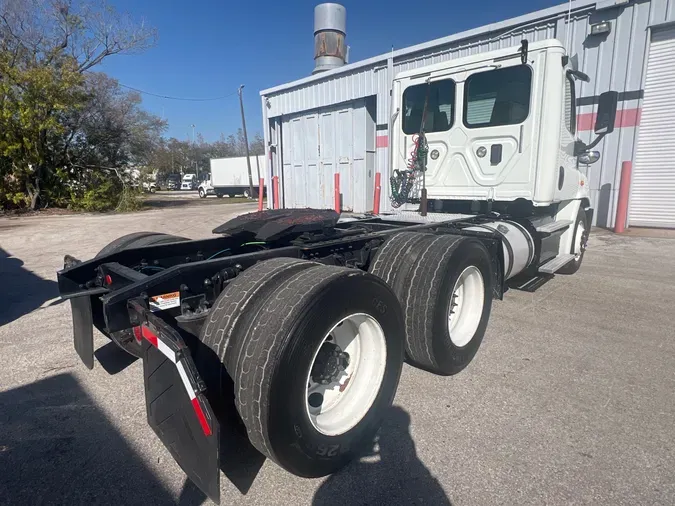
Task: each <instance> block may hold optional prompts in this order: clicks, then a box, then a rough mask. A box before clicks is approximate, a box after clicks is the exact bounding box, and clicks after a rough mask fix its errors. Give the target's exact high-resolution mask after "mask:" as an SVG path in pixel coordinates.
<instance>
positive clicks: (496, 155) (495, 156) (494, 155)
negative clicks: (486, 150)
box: [490, 144, 502, 165]
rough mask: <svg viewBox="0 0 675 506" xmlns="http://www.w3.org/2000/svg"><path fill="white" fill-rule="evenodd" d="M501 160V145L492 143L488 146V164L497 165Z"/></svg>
mask: <svg viewBox="0 0 675 506" xmlns="http://www.w3.org/2000/svg"><path fill="white" fill-rule="evenodd" d="M501 161H502V145H501V144H493V145H492V146H490V165H499V164H500V163H501Z"/></svg>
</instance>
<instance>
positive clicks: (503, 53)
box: [392, 39, 615, 207]
mask: <svg viewBox="0 0 675 506" xmlns="http://www.w3.org/2000/svg"><path fill="white" fill-rule="evenodd" d="M575 79H587V77H586V76H585V75H583V74H582V73H580V72H577V71H576V70H575V69H574V68H573V67H572V65H571V63H570V61H569V58H568V57H567V56H566V55H565V50H564V48H563V45H562V43H560V42H559V41H557V40H554V39H551V40H545V41H541V42H534V43H531V44H527V43H525V42H524V44H523V46H521V47H520V48H506V49H500V50H497V51H492V52H488V53H482V54H477V55H473V56H468V57H465V58H458V59H455V60H450V61H447V62H443V63H438V64H435V65H430V66H427V67H424V68H418V69H414V70H410V71H406V72H402V73H400V74H398V75H397V76H396V79H395V81H394V94H393V95H394V97H395V98H394V110H395V111H397V113H395V115H394V121H393V128H392V135H393V142H392V146H393V148H392V157H393V160H392V167H393V169H394V170H398V171H408V170H409V168H410V167H412V166H414V160H413V158H414V152H415V146H416V144H415V143H416V142H417V138H418V137H419V134H420V131H421V130H423V134H424V136H425V138H426V143H427V145H428V149H427V155H428V156H427V159H426V172H425V173H424V174H417V176H422V175H423V176H424V182H422V181H419V182H417V183H416V184H415V185H414V188H413V190H412V191H411V193H410V195H409V198H410V199H411V200H416V199H419V198H420V197H421V188H422V185H423V186H424V187H425V188H426V190H427V195H428V199H430V200H440V201H446V200H452V201H476V200H478V201H494V202H512V201H516V200H518V199H523V200H525V201H527V202H531V203H532V205H533V206H535V207H542V206H550V205H551V204H555V203H561V202H564V201H567V200H575V199H576V200H584V202H585V205H588V204H589V202H588V195H589V185H588V180H587V176H586V174H585V169H584V170H580V168H579V161H586V162H593V161H596V160H597V159H598V156H599V155H598V154H597V153H593V154H585V153H584V152H585V150H583V149H582V150H580V144H579V141H578V140H577V138H576V135H575V134H576V114H575V112H576V104H575V91H574V90H575V86H574V81H575ZM609 93H612V92H609ZM604 101H605V102H606V101H607V100H606V99H605V100H604ZM425 102H426V104H427V105H426V110H425ZM602 102H603V101H601V103H602ZM614 112H615V110H614ZM599 113H600V114H599V115H598V117H599V119H600V117H601V116H602V111H599ZM423 114H424V115H425V116H426V119H425V124H424V128H423V129H422V128H421V118H422V116H423ZM605 116H607V115H606V114H605ZM611 119H612V120H613V116H612V118H611ZM603 128H605V130H604V131H603V132H602V133H603V134H605V133H609V132H611V130H612V129H613V122H612V124H611V125H605V126H604V127H603ZM582 154H583V155H584V156H583V157H582V159H583V160H579V159H578V157H579V155H582ZM401 204H404V202H402V203H401ZM395 205H396V203H395Z"/></svg>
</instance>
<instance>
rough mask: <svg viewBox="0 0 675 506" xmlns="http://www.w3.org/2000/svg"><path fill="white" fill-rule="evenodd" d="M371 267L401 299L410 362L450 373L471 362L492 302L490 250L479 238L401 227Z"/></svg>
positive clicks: (444, 373) (483, 332) (446, 373)
mask: <svg viewBox="0 0 675 506" xmlns="http://www.w3.org/2000/svg"><path fill="white" fill-rule="evenodd" d="M370 271H371V272H372V273H373V274H375V275H377V276H380V277H381V278H382V279H383V280H384V281H386V282H387V283H388V284H389V285H390V286H391V287H392V288H393V290H394V292H395V293H396V295H397V297H398V299H399V301H400V303H401V306H402V308H403V313H404V316H405V323H406V355H407V358H408V361H409V362H410V363H411V364H412V365H415V366H417V367H420V368H422V369H425V370H427V371H430V372H433V373H435V374H441V375H444V376H447V375H452V374H457V373H458V372H460V371H461V370H462V369H464V368H465V367H466V366H467V365H468V364H469V363H470V362H471V360H472V359H473V357H474V356H475V355H476V352H477V351H478V348H479V347H480V344H481V342H482V340H483V335H484V334H485V329H486V328H487V323H488V320H489V318H490V310H491V307H492V266H491V261H490V254H489V253H488V251H487V249H486V248H485V246H484V245H483V244H482V243H481V242H480V241H479V240H476V239H471V238H467V237H462V236H454V235H433V234H422V233H410V232H403V233H399V234H396V235H394V236H393V237H392V238H391V239H389V240H388V241H387V242H386V243H385V244H384V245H383V246H382V247H381V248H380V250H379V251H378V252H377V255H376V256H375V259H374V262H373V264H372V266H371V269H370Z"/></svg>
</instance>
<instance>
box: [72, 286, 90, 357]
mask: <svg viewBox="0 0 675 506" xmlns="http://www.w3.org/2000/svg"><path fill="white" fill-rule="evenodd" d="M70 309H71V311H72V313H73V344H74V345H75V351H76V352H77V354H78V355H79V356H80V359H81V360H82V363H84V365H86V366H87V368H88V369H93V368H94V322H93V317H92V314H91V299H90V298H89V296H85V297H74V298H72V299H70Z"/></svg>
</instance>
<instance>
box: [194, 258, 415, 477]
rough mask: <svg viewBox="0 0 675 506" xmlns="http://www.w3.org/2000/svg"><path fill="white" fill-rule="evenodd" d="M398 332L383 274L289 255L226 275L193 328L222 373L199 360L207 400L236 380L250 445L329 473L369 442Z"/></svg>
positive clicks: (400, 324) (392, 374)
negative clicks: (203, 317) (225, 281)
mask: <svg viewBox="0 0 675 506" xmlns="http://www.w3.org/2000/svg"><path fill="white" fill-rule="evenodd" d="M336 300H339V301H341V302H340V304H336V303H335V301H336ZM404 339H405V335H404V321H403V315H402V312H401V308H400V304H399V302H398V300H397V298H396V296H395V294H394V293H393V292H392V290H391V289H390V288H389V287H388V286H387V285H386V284H385V283H384V282H383V281H382V280H381V279H379V278H377V277H376V276H373V275H371V274H368V273H366V272H362V271H358V270H354V269H346V268H340V267H331V266H325V265H321V264H317V263H314V262H308V261H304V260H297V259H288V258H275V259H271V260H267V261H265V262H261V263H259V264H256V265H255V266H253V267H251V268H249V269H247V270H246V271H244V272H243V273H242V274H240V275H239V276H237V277H236V278H235V279H234V280H233V281H232V282H230V284H229V285H228V286H227V287H226V288H225V290H224V291H223V293H222V294H221V295H220V297H219V298H218V299H217V301H216V303H215V304H214V306H213V308H212V309H211V311H210V314H209V317H208V320H207V322H206V323H205V324H204V326H203V327H202V331H201V335H200V340H201V341H202V343H203V344H204V345H205V346H206V348H205V349H206V350H207V351H206V352H208V353H210V354H212V355H215V356H216V357H217V358H218V360H219V361H220V362H222V364H223V365H224V369H225V371H226V372H227V377H222V376H221V377H219V378H213V377H211V378H208V376H207V375H208V372H209V371H208V370H207V369H209V370H212V369H213V368H206V367H205V369H204V376H205V377H206V378H207V379H206V381H207V386H208V389H209V390H208V392H210V393H209V394H208V395H209V397H210V401H211V402H212V404H216V405H217V404H218V403H219V402H222V400H223V399H227V398H228V397H230V396H231V391H232V386H234V398H235V399H234V400H235V406H236V408H237V411H238V412H239V415H240V417H241V419H242V421H243V423H244V425H245V427H246V431H247V434H248V438H249V440H250V441H251V443H252V444H253V446H255V447H256V448H257V449H258V450H259V451H260V452H261V453H262V454H264V455H265V456H267V457H268V458H270V459H272V460H273V461H275V462H276V463H277V464H279V465H280V466H281V467H283V468H284V469H286V470H288V471H289V472H291V473H293V474H296V475H299V476H306V477H317V476H325V475H327V474H330V473H333V472H335V471H337V470H338V469H340V468H341V467H343V466H344V465H346V464H347V463H348V462H349V461H351V460H352V459H353V458H355V457H356V456H357V455H358V454H359V452H360V451H361V450H362V449H363V448H364V447H365V446H367V445H368V444H372V441H373V438H374V436H375V433H376V432H377V430H378V428H379V426H380V424H381V422H382V418H383V416H384V414H385V412H386V409H387V408H389V407H390V406H391V404H392V401H393V399H394V394H395V393H396V388H397V386H398V380H399V376H400V373H401V366H402V363H403V358H404ZM197 361H198V363H199V362H200V361H199V358H198V360H197ZM203 363H205V362H203ZM232 384H234V385H232ZM217 411H218V409H217Z"/></svg>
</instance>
